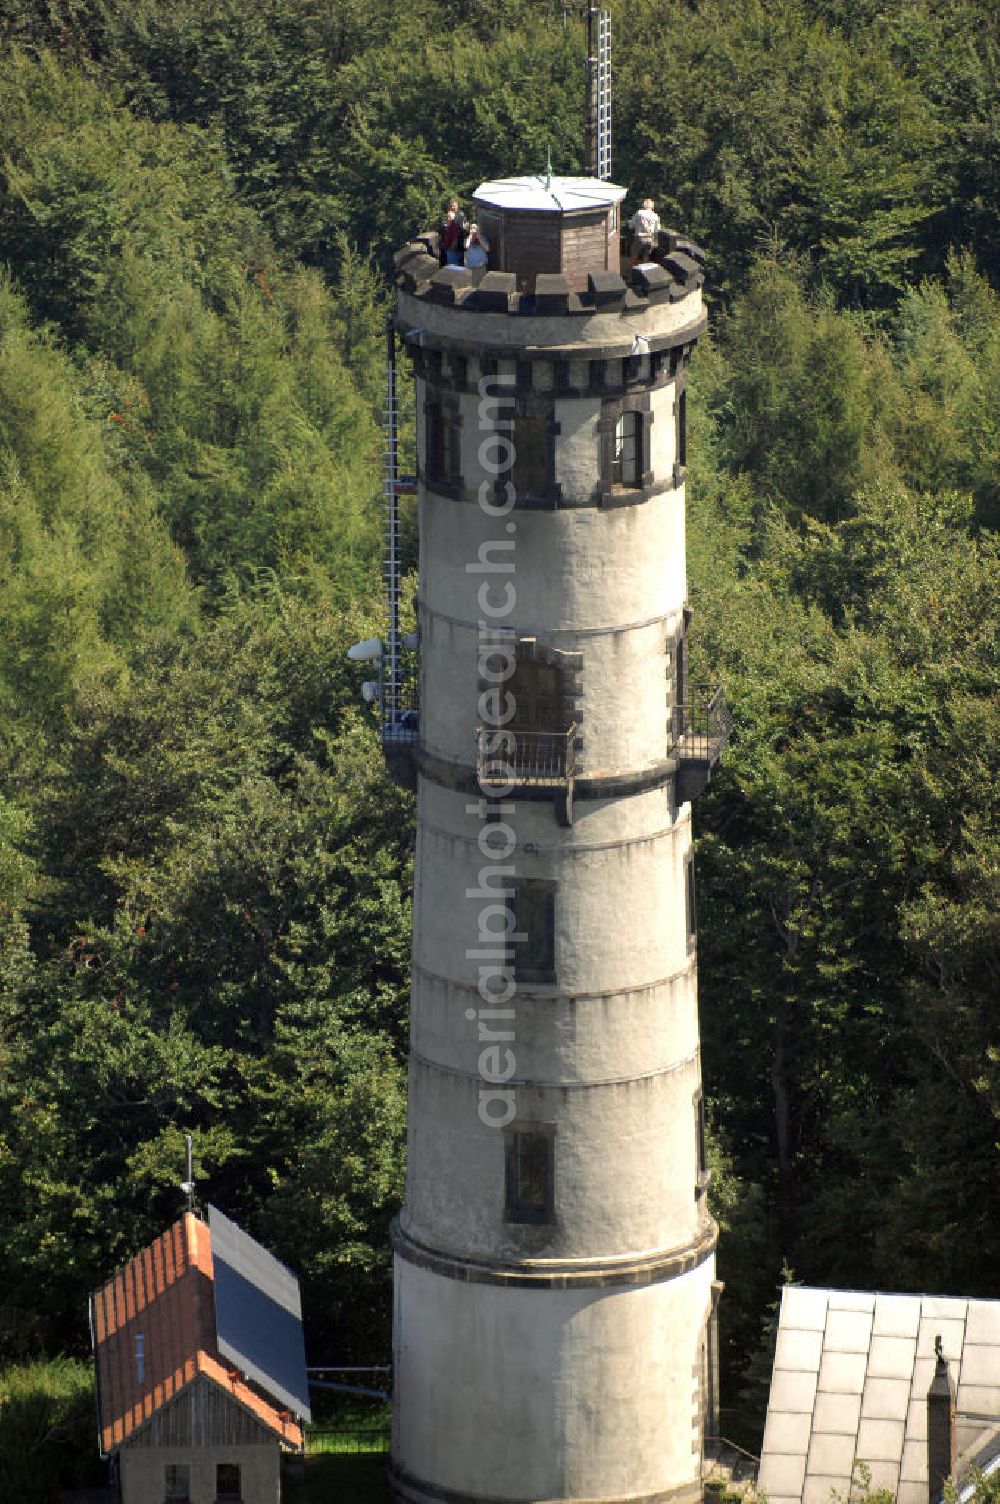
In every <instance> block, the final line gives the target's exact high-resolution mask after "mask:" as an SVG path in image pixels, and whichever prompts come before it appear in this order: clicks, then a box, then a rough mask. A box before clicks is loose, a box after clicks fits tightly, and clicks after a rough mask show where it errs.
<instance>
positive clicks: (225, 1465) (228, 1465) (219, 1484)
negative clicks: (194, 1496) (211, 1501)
mask: <svg viewBox="0 0 1000 1504" xmlns="http://www.w3.org/2000/svg"><path fill="white" fill-rule="evenodd" d="M215 1497H216V1499H217V1500H219V1501H221V1500H223V1499H225V1500H227V1501H228V1500H231V1499H239V1498H240V1497H241V1494H240V1467H239V1463H238V1462H217V1463H216V1465H215Z"/></svg>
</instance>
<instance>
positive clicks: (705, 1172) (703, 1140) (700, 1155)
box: [694, 1089, 711, 1196]
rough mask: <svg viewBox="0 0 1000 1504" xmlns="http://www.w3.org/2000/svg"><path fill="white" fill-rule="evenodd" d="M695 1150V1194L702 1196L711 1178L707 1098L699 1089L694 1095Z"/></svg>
mask: <svg viewBox="0 0 1000 1504" xmlns="http://www.w3.org/2000/svg"><path fill="white" fill-rule="evenodd" d="M694 1132H695V1152H696V1154H697V1164H698V1176H697V1179H696V1181H695V1187H694V1193H695V1196H701V1195H702V1194H703V1193H704V1192H705V1191H706V1190H707V1188H708V1182H709V1180H710V1178H711V1176H710V1173H709V1168H708V1138H707V1135H706V1132H705V1098H704V1096H703V1094H702V1092H701V1090H700V1089H699V1090H698V1091H696V1092H695V1096H694Z"/></svg>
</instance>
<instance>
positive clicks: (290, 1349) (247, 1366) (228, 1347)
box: [208, 1206, 311, 1420]
mask: <svg viewBox="0 0 1000 1504" xmlns="http://www.w3.org/2000/svg"><path fill="white" fill-rule="evenodd" d="M208 1225H209V1230H210V1233H211V1239H212V1274H213V1292H214V1298H215V1326H216V1340H217V1343H218V1348H219V1351H220V1353H222V1354H223V1355H224V1356H225V1357H227V1358H229V1359H231V1360H232V1362H233V1363H235V1364H236V1365H237V1367H238V1368H240V1369H241V1370H242V1371H243V1373H245V1374H246V1375H247V1377H248V1378H251V1379H253V1380H254V1381H255V1382H256V1383H258V1384H260V1385H261V1387H262V1388H263V1389H265V1390H266V1391H267V1392H268V1393H269V1394H271V1395H273V1396H274V1397H275V1398H276V1399H279V1400H284V1402H285V1404H286V1405H288V1407H289V1409H291V1410H292V1411H293V1412H294V1413H295V1414H296V1415H300V1416H302V1417H303V1418H304V1419H305V1420H310V1419H311V1412H310V1409H309V1383H308V1379H307V1377H306V1349H305V1339H304V1337H303V1335H302V1301H301V1298H300V1296H299V1282H298V1280H297V1279H296V1278H295V1275H294V1274H293V1273H292V1272H291V1270H290V1269H286V1267H285V1265H284V1264H281V1263H279V1262H278V1260H277V1259H276V1258H274V1256H273V1255H272V1254H270V1253H268V1251H267V1249H266V1248H262V1247H261V1245H260V1244H259V1243H257V1242H255V1241H254V1239H253V1238H251V1237H250V1236H249V1234H247V1233H245V1232H244V1231H243V1229H242V1228H241V1227H237V1225H236V1223H235V1222H231V1221H230V1220H229V1218H228V1217H226V1216H224V1215H223V1213H222V1212H220V1211H219V1209H218V1207H216V1206H210V1207H209V1209H208Z"/></svg>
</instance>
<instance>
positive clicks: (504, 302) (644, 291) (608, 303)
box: [395, 230, 705, 318]
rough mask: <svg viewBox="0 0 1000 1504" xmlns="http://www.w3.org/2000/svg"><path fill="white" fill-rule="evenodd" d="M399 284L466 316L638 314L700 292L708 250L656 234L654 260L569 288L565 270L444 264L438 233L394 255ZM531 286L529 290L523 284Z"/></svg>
mask: <svg viewBox="0 0 1000 1504" xmlns="http://www.w3.org/2000/svg"><path fill="white" fill-rule="evenodd" d="M395 268H396V286H397V288H398V289H399V291H400V292H402V293H408V294H410V295H412V296H413V297H415V298H419V299H421V300H426V301H427V302H429V303H437V304H441V305H443V306H445V307H449V308H463V309H466V310H468V311H469V312H470V313H475V314H483V313H501V314H504V315H506V316H511V315H513V316H516V317H519V318H537V317H549V316H552V315H561V316H566V317H578V318H583V317H586V316H588V315H591V314H594V313H606V312H610V311H616V312H617V311H620V312H624V313H633V312H640V311H642V310H645V309H647V308H649V307H650V306H653V307H655V306H657V305H658V304H661V303H679V302H681V301H683V299H685V298H687V297H689V296H690V295H691V294H692V293H693V292H696V291H700V289H701V287H702V286H703V284H704V281H705V253H704V251H703V250H702V249H701V248H700V246H697V245H696V244H695V243H694V241H692V240H688V239H686V238H685V237H683V236H682V235H679V234H678V233H677V232H676V231H675V230H661V231H660V234H659V238H658V244H657V247H656V249H655V250H654V252H653V260H652V261H649V262H645V263H641V264H640V265H638V266H634V267H626V268H625V275H624V276H623V275H622V274H621V272H620V271H615V270H613V269H599V270H596V271H593V270H592V271H588V272H587V273H586V284H585V286H583V287H580V286H579V285H576V286H574V279H573V278H572V277H571V276H569V275H568V274H567V273H565V272H551V271H534V272H531V271H530V269H529V272H528V273H526V274H525V275H522V276H520V277H519V275H518V273H517V272H516V271H513V270H511V271H497V270H491V269H490V268H489V267H476V268H473V267H467V266H442V265H441V262H440V257H439V254H438V237H437V234H436V233H430V234H427V235H420V236H417V237H416V239H414V240H411V241H408V242H407V243H406V245H404V246H403V247H402V248H401V249H400V250H399V251H397V252H396V256H395ZM526 281H528V282H530V287H528V286H525V285H524V283H525V282H526Z"/></svg>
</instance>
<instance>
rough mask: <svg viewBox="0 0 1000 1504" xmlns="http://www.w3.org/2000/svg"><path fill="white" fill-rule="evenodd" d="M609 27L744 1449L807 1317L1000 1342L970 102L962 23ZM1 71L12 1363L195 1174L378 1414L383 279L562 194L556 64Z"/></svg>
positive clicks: (381, 15) (283, 1)
mask: <svg viewBox="0 0 1000 1504" xmlns="http://www.w3.org/2000/svg"><path fill="white" fill-rule="evenodd" d="M612 11H613V35H614V80H615V83H614V90H615V93H614V135H615V140H614V174H615V177H616V180H618V181H620V182H622V183H623V184H625V185H627V187H628V189H629V202H630V203H631V202H633V201H638V200H640V199H641V198H642V197H643V196H645V195H646V194H647V193H649V194H651V195H653V196H654V197H655V199H656V202H657V206H658V209H659V211H660V213H661V216H662V218H663V220H664V222H673V223H675V224H676V225H677V226H678V227H679V228H682V229H683V230H684V231H685V232H688V233H690V234H691V235H692V236H693V237H694V238H695V239H697V240H699V241H702V242H703V243H704V244H705V245H706V247H707V249H708V253H709V258H710V259H709V275H708V284H707V293H708V295H709V299H710V304H711V314H712V334H711V337H710V339H708V340H706V341H704V342H703V343H702V346H701V348H699V350H698V351H697V353H696V356H695V359H694V362H693V365H692V370H691V384H690V412H691V438H690V444H689V453H690V476H689V484H688V504H689V522H690V536H689V550H690V559H689V563H690V576H691V595H692V603H693V605H694V607H695V618H694V629H693V646H694V652H695V657H696V662H695V670H696V672H697V674H698V675H699V676H701V677H704V678H711V679H718V680H721V682H722V683H723V684H724V686H725V689H726V692H727V696H728V699H729V701H730V703H731V705H732V706H733V709H734V714H735V719H736V726H735V733H734V737H733V740H732V743H731V746H730V749H729V751H728V754H727V757H726V760H725V763H724V765H723V767H722V769H721V770H720V771H719V772H718V773H717V774H716V775H715V776H714V777H713V780H712V784H711V786H710V788H709V790H708V792H707V793H706V795H705V796H704V797H703V798H702V799H701V800H700V801H699V804H698V807H697V812H696V830H697V833H698V853H697V856H698V862H697V870H698V885H699V889H700V902H699V913H700V916H701V923H700V935H699V951H700V955H699V968H700V994H701V1010H702V1032H703V1048H704V1074H705V1083H706V1091H707V1095H708V1099H709V1118H710V1128H711V1132H712V1136H713V1158H714V1162H715V1164H716V1181H715V1188H714V1191H713V1195H714V1197H715V1204H716V1208H717V1214H718V1215H719V1217H720V1220H721V1221H722V1223H723V1228H724V1237H723V1239H722V1242H721V1245H720V1256H719V1257H720V1269H721V1273H722V1276H723V1278H724V1279H725V1280H726V1282H727V1294H726V1298H725V1301H724V1302H723V1306H722V1319H723V1332H724V1340H725V1361H726V1368H727V1383H728V1393H729V1395H730V1404H731V1405H732V1406H734V1407H736V1406H738V1405H739V1404H742V1403H743V1402H737V1401H736V1400H734V1399H732V1398H731V1397H732V1395H734V1394H735V1393H736V1391H737V1389H738V1388H739V1386H740V1385H741V1384H743V1385H744V1387H745V1388H746V1390H747V1394H748V1398H747V1400H746V1403H745V1406H744V1409H743V1411H739V1410H738V1409H733V1410H729V1411H728V1413H727V1412H724V1421H725V1429H726V1431H727V1434H734V1435H735V1436H736V1438H737V1439H743V1440H744V1441H749V1442H750V1443H751V1444H752V1442H753V1436H754V1433H753V1426H754V1422H755V1417H754V1414H753V1413H752V1412H753V1408H754V1404H755V1403H756V1402H757V1401H759V1398H760V1389H759V1384H758V1385H757V1388H756V1391H754V1383H755V1377H759V1373H760V1368H761V1365H760V1362H759V1360H758V1359H756V1358H755V1351H754V1350H755V1346H756V1344H757V1341H758V1336H759V1334H760V1332H761V1331H765V1332H766V1328H767V1321H768V1309H769V1306H770V1305H771V1304H772V1303H773V1298H774V1288H775V1286H776V1285H777V1284H778V1283H779V1282H780V1280H781V1279H782V1278H783V1270H784V1271H787V1270H789V1269H791V1270H793V1271H794V1273H795V1275H796V1277H799V1278H804V1279H807V1280H809V1281H812V1282H818V1283H830V1284H834V1283H849V1284H851V1285H855V1286H856V1285H864V1284H867V1285H878V1286H879V1287H880V1288H883V1289H887V1288H910V1289H917V1288H918V1289H922V1290H938V1291H943V1292H948V1293H955V1292H958V1291H961V1292H963V1293H969V1294H982V1295H991V1296H997V1295H1000V1291H998V1289H997V1286H996V1272H995V1271H996V1269H997V1267H998V1255H1000V1248H998V1247H997V1234H996V1231H995V1229H996V1228H997V1226H998V1225H1000V1215H998V1213H1000V1206H998V1190H997V1176H996V1166H997V1134H998V1127H997V1124H998V1115H1000V1068H998V1061H1000V1016H998V1011H997V997H998V989H997V976H998V971H1000V930H998V921H997V912H998V898H1000V848H998V837H997V828H996V795H995V789H996V785H997V775H998V767H997V757H998V754H997V747H998V744H1000V726H998V724H997V717H998V710H997V706H998V703H1000V701H998V696H997V684H998V661H997V657H998V645H997V629H996V622H997V616H998V613H997V600H998V559H997V533H996V529H997V526H998V523H1000V479H998V475H1000V426H998V416H997V415H998V413H1000V301H998V289H1000V259H998V258H1000V249H998V247H1000V235H998V208H997V205H998V203H1000V180H998V172H1000V166H998V164H1000V150H998V146H1000V116H998V112H997V106H996V89H995V81H996V77H997V75H998V72H1000V67H998V64H1000V57H998V37H997V32H996V24H995V16H994V14H993V8H992V7H991V6H990V5H988V4H986V3H984V0H953V3H951V4H948V5H944V4H939V3H937V0H903V3H899V0H892V3H889V0H822V3H807V0H775V3H768V4H766V5H765V4H764V3H762V0H651V3H648V4H646V5H643V6H642V7H635V6H627V5H625V4H624V3H622V0H614V3H613V4H612ZM4 18H5V23H6V32H5V43H4V52H3V55H2V62H0V258H2V262H3V273H2V279H0V620H2V627H3V630H2V632H0V769H2V772H3V775H4V776H3V782H2V784H0V1228H2V1236H0V1291H3V1292H4V1293H3V1295H2V1297H0V1356H2V1357H4V1358H7V1357H16V1358H23V1357H25V1356H26V1355H27V1356H30V1355H32V1354H39V1353H47V1354H49V1355H50V1356H54V1355H56V1354H58V1353H59V1352H61V1351H64V1350H75V1351H83V1350H84V1349H85V1344H86V1333H85V1309H86V1308H85V1297H86V1293H87V1291H88V1289H89V1288H91V1287H92V1286H93V1285H95V1284H97V1283H98V1282H99V1281H100V1280H101V1279H103V1278H104V1277H105V1276H106V1275H107V1273H108V1272H109V1270H110V1269H113V1268H114V1267H115V1265H116V1264H117V1263H118V1262H120V1261H121V1260H122V1259H124V1258H125V1257H126V1256H127V1255H128V1254H129V1253H131V1252H132V1251H134V1250H135V1248H136V1247H138V1246H140V1245H141V1244H142V1243H143V1242H144V1241H146V1240H147V1239H148V1238H149V1237H151V1236H153V1235H154V1234H155V1233H156V1232H157V1231H158V1230H160V1229H161V1228H162V1226H163V1225H164V1223H165V1222H166V1221H168V1220H169V1219H170V1218H171V1217H172V1216H173V1215H174V1214H175V1213H176V1211H177V1208H178V1205H179V1201H178V1196H177V1191H176V1183H177V1181H178V1179H179V1178H180V1174H181V1167H182V1144H183V1135H184V1133H185V1132H190V1133H192V1134H193V1137H194V1142H195V1156H196V1165H197V1172H198V1183H199V1188H200V1190H202V1191H203V1192H204V1194H205V1195H206V1197H207V1196H209V1195H210V1196H211V1197H212V1198H213V1199H216V1200H219V1201H220V1202H221V1203H222V1204H224V1205H225V1206H226V1208H227V1209H228V1210H230V1211H231V1212H232V1213H233V1214H234V1215H236V1216H237V1217H239V1218H240V1219H241V1220H243V1221H244V1222H245V1223H246V1225H247V1226H248V1227H249V1228H250V1230H251V1231H253V1232H254V1233H255V1234H257V1235H258V1236H261V1237H262V1238H264V1240H265V1241H266V1242H267V1243H268V1244H269V1245H270V1246H272V1247H273V1248H274V1249H275V1251H276V1252H277V1253H278V1254H279V1255H280V1256H284V1257H285V1258H286V1259H287V1260H288V1261H289V1262H290V1263H292V1264H293V1265H295V1266H296V1267H297V1268H299V1269H300V1270H301V1272H302V1275H303V1281H304V1292H305V1298H306V1311H307V1318H308V1323H309V1331H310V1333H311V1336H310V1342H311V1343H312V1344H315V1346H314V1348H313V1351H312V1354H311V1355H312V1356H313V1358H314V1361H321V1362H330V1361H347V1360H349V1359H350V1358H352V1357H353V1358H356V1359H357V1360H358V1361H362V1362H363V1361H378V1360H379V1359H381V1358H382V1357H383V1356H384V1354H385V1351H386V1344H387V1333H388V1324H389V1302H388V1296H387V1290H388V1268H389V1252H388V1224H389V1220H390V1217H391V1214H392V1211H393V1209H394V1208H395V1206H396V1205H397V1204H398V1200H399V1198H400V1195H401V1190H402V1177H403V1171H404V1166H403V1156H404V1123H403V1119H404V1075H405V1049H406V989H407V981H408V975H407V973H408V945H409V922H410V921H409V892H410V875H411V862H412V850H411V843H412V807H411V801H410V799H409V796H408V795H406V794H404V793H402V792H401V791H400V790H398V789H397V788H395V787H394V785H392V783H391V782H390V781H389V780H388V778H387V777H386V775H385V772H384V770H383V768H382V765H381V759H380V754H379V749H378V740H377V736H376V734H375V728H374V725H373V723H372V721H371V720H370V718H368V714H367V712H366V711H365V710H364V708H363V706H362V705H361V703H360V698H359V693H358V691H359V688H360V680H359V676H358V674H357V673H356V671H355V669H354V667H352V666H351V665H349V664H348V663H347V662H346V659H345V652H346V648H347V646H348V645H349V644H350V643H351V642H352V641H355V640H356V639H358V638H363V637H366V636H371V635H376V634H377V633H378V632H379V631H380V630H381V626H382V621H381V610H382V607H381V603H380V599H379V581H378V549H379V537H380V527H381V519H380V516H379V496H380V475H379V460H380V448H381V439H380V434H379V424H380V418H381V404H382V400H383V394H382V344H381V340H382V337H383V332H384V321H385V316H386V313H387V310H388V307H389V290H388V287H387V280H386V279H387V272H388V268H389V265H390V259H391V252H392V250H393V249H394V248H395V246H396V245H397V244H398V243H399V242H400V241H401V240H402V239H403V238H404V237H405V236H407V235H409V234H410V233H412V232H413V231H414V230H416V229H418V228H423V227H426V226H428V225H429V224H431V223H433V222H434V221H435V220H436V219H437V217H438V214H439V213H440V209H441V205H442V202H443V200H444V199H445V198H447V197H449V196H450V195H451V194H452V192H455V193H458V194H459V196H461V197H463V198H467V197H468V195H469V194H470V193H471V191H472V189H473V188H474V187H475V185H476V183H477V182H478V181H479V180H480V179H481V178H484V177H487V176H495V175H498V174H507V173H517V172H525V171H533V170H540V169H541V167H542V166H543V164H544V162H545V160H546V155H547V153H548V152H549V151H551V154H552V160H553V163H554V165H555V168H556V170H557V171H562V172H573V171H577V170H580V169H582V165H583V131H582V128H581V120H582V105H583V67H582V58H583V43H582V25H581V21H580V17H579V9H578V7H575V6H574V5H573V4H570V3H568V0H567V3H566V4H565V5H564V4H562V3H561V0H560V3H558V4H557V3H554V0H553V3H549V0H544V3H528V0H490V3H485V0H476V3H470V0H462V3H458V0H454V3H452V0H438V3H432V0H409V3H407V4H406V5H403V4H400V3H399V0H377V3H367V0H365V3H363V0H329V3H323V4H318V3H316V0H265V3H264V4H262V5H261V6H258V7H256V8H253V7H247V6H245V5H244V6H239V5H236V4H234V3H233V0H199V3H198V4H194V3H192V0H182V3H177V4H171V5H169V6H162V5H157V4H155V3H153V0H129V3H127V4H126V3H125V0H46V3H45V4H42V3H40V0H8V3H7V5H6V6H5V8H4ZM404 406H405V398H404ZM404 430H405V436H406V439H407V442H409V440H410V438H411V437H412V435H411V433H410V423H409V419H408V418H407V419H405V421H404ZM408 547H409V544H408ZM956 1165H958V1166H960V1167H961V1172H960V1173H959V1174H956V1169H955V1167H956ZM29 1381H30V1382H29ZM12 1383H13V1381H10V1383H8V1380H7V1378H6V1377H5V1376H0V1389H2V1388H3V1385H4V1384H8V1388H11V1385H12ZM25 1383H26V1384H27V1388H26V1389H24V1391H23V1392H24V1393H27V1394H30V1395H34V1396H36V1401H37V1404H38V1405H40V1406H42V1399H38V1396H40V1395H41V1396H43V1398H44V1406H51V1407H52V1414H53V1415H57V1416H58V1417H62V1416H63V1414H64V1413H65V1414H69V1413H70V1411H71V1410H72V1405H73V1403H75V1401H73V1395H74V1394H75V1392H76V1390H75V1388H74V1385H76V1387H78V1378H77V1379H75V1378H74V1376H73V1373H72V1372H70V1370H68V1369H67V1370H66V1371H65V1372H63V1371H62V1370H60V1371H59V1373H57V1374H55V1376H54V1377H53V1376H52V1375H49V1376H47V1377H46V1376H45V1375H42V1376H39V1374H37V1373H35V1374H33V1375H31V1374H29V1376H28V1379H27V1380H25ZM4 1392H6V1391H4ZM11 1392H13V1389H12V1388H11ZM19 1392H20V1391H19ZM44 1406H42V1408H43V1409H44ZM0 1408H2V1407H0ZM45 1413H48V1411H45ZM10 1414H11V1415H13V1414H14V1412H13V1410H12V1411H11V1412H10ZM18 1414H21V1411H18ZM58 1425H60V1426H61V1425H62V1420H61V1419H59V1420H58Z"/></svg>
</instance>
